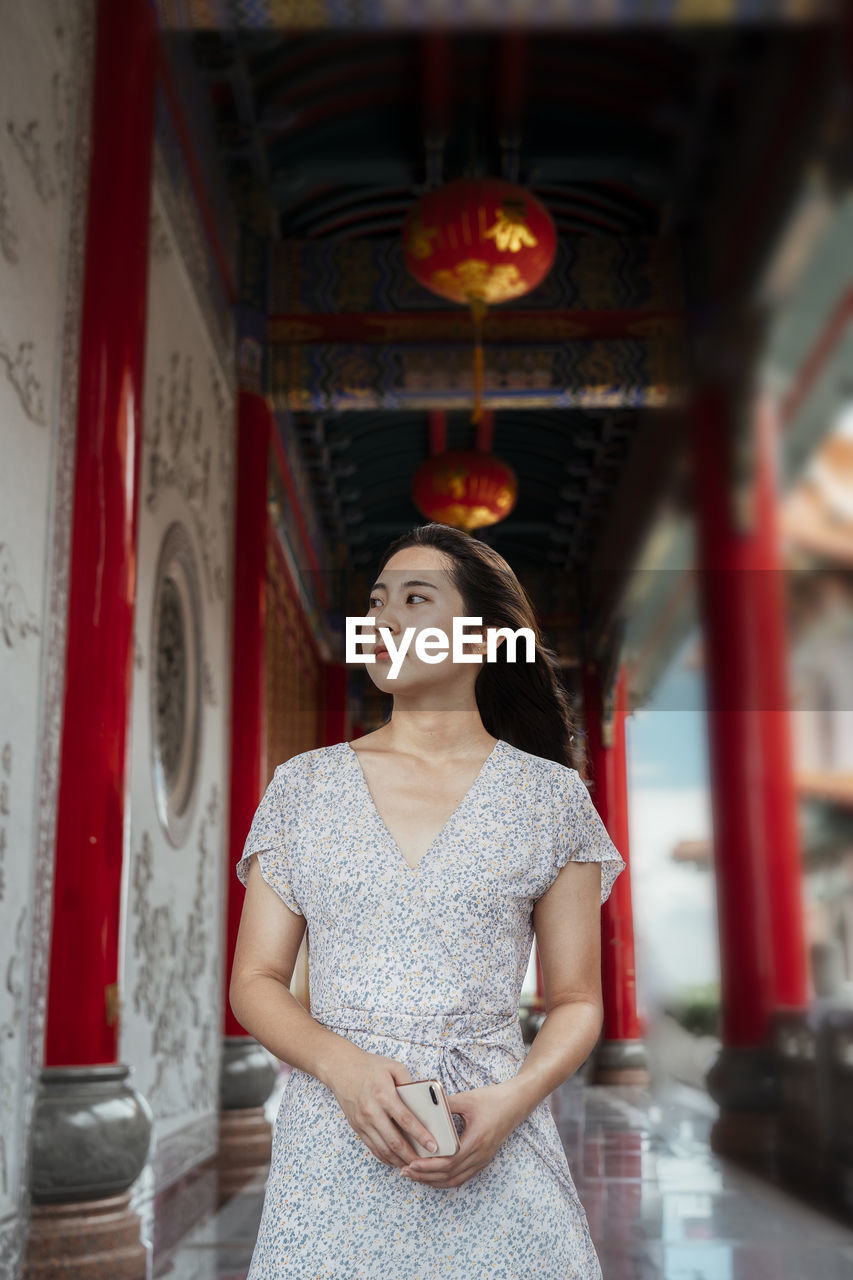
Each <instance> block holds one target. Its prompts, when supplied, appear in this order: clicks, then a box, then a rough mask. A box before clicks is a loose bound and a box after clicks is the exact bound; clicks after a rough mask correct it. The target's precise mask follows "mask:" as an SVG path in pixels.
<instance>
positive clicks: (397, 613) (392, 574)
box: [362, 547, 483, 693]
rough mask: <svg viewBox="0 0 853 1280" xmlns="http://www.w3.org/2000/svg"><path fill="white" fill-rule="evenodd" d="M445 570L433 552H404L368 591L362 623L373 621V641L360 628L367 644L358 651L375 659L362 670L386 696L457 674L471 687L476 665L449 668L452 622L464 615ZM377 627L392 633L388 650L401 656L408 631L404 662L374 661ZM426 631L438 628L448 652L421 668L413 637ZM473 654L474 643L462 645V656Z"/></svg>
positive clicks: (437, 648) (473, 630) (473, 631)
mask: <svg viewBox="0 0 853 1280" xmlns="http://www.w3.org/2000/svg"><path fill="white" fill-rule="evenodd" d="M447 566H448V560H447V558H446V557H445V556H444V555H443V553H442V552H440V551H439V550H438V549H437V548H435V547H403V549H402V550H401V551H398V552H396V553H395V555H393V556H391V558H390V559H389V560H388V561H387V563H386V564H385V567H384V568H383V569H382V571H381V573H380V574H379V577H378V579H377V581H376V582H375V583H374V584H373V586H372V588H371V590H370V597H369V600H368V607H367V608H366V609H365V611H364V612H365V617H370V618H374V619H375V625H374V630H375V640H374V639H373V638H372V637H370V633H369V629H368V628H367V627H365V628H363V631H364V633H365V635H366V636H367V638H366V639H365V640H364V642H363V644H362V649H363V652H364V653H365V654H368V653H374V654H377V658H376V661H375V662H373V663H367V670H368V672H369V673H370V678H371V679H372V680H373V682H374V684H376V685H377V687H378V688H380V689H382V690H384V691H385V692H387V693H394V692H395V691H396V690H398V689H403V688H406V689H411V688H413V687H414V686H424V685H427V684H433V685H436V684H440V683H441V684H443V683H444V682H446V681H447V679H448V677H458V676H459V673H460V672H465V673H470V680H471V682H472V683H473V681H474V680H475V679H476V677H477V675H478V673H479V670H480V662H479V661H477V662H476V663H474V662H471V663H457V664H454V663H453V655H452V646H453V619H454V617H462V616H463V615H464V612H465V609H464V603H463V600H462V597H461V595H460V594H459V592H458V591H457V589H456V587H455V586H454V585H453V583H452V581H451V579H450V573H449V570H448V567H447ZM380 626H382V627H386V628H387V629H388V630H389V631H390V632H391V638H392V641H393V644H394V646H395V647H396V648H397V649H400V650H401V646H402V645H403V644H404V642H405V632H406V631H407V630H409V629H411V630H412V635H411V637H410V638H409V639H408V642H407V643H408V648H406V649H405V656H401V657H400V658H397V659H396V661H395V660H394V659H393V655H392V654H390V653H389V654H388V655H385V656H379V651H380V650H381V649H382V648H383V647H384V640H383V638H382V635H381V633H380V631H379V628H380ZM428 627H439V628H441V631H442V632H444V634H445V635H446V636H447V650H448V651H447V654H446V656H445V657H444V658H443V660H442V661H441V662H426V661H424V660H423V659H422V658H420V657H419V656H418V654H417V652H416V651H415V642H416V640H417V637H418V635H419V634H420V632H422V631H424V630H426V629H427V628H428ZM464 630H465V632H466V634H469V635H478V634H480V633H482V632H483V628H482V626H478V625H476V624H472V623H469V624H467V625H466V626H465V628H464ZM478 648H479V646H478V645H477V644H476V643H475V642H472V641H467V642H466V643H465V646H464V651H465V652H467V653H471V654H473V653H476V652H477V650H478ZM441 649H442V647H441V645H439V644H438V643H436V644H435V645H433V646H432V648H431V653H432V654H433V655H434V656H437V655H438V654H439V653H440V652H441ZM401 653H402V650H401ZM392 670H394V671H396V673H397V674H396V676H395V677H394V678H392V677H391V672H392Z"/></svg>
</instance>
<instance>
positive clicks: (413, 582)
mask: <svg viewBox="0 0 853 1280" xmlns="http://www.w3.org/2000/svg"><path fill="white" fill-rule="evenodd" d="M400 586H401V587H429V588H430V590H431V591H437V590H438V587H436V586H434V585H433V583H431V582H424V580H423V579H422V578H408V579H407V580H406V581H405V582H401V583H400ZM370 590H371V591H387V590H388V588H387V587H386V586H385V583H384V582H374V584H373V586H372V587H371V588H370Z"/></svg>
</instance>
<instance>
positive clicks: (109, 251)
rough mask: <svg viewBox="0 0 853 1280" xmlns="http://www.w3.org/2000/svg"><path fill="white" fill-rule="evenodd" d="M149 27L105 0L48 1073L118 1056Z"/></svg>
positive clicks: (134, 0) (134, 5)
mask: <svg viewBox="0 0 853 1280" xmlns="http://www.w3.org/2000/svg"><path fill="white" fill-rule="evenodd" d="M156 56H157V26H156V17H155V13H154V9H153V7H152V6H151V4H150V3H149V2H148V0H122V3H121V4H115V3H110V0H101V2H100V3H99V5H98V14H97V39H96V54H95V74H94V96H93V107H92V156H91V169H90V175H89V204H88V223H87V230H86V267H85V276H84V283H83V300H82V331H81V348H80V382H79V388H78V411H77V452H76V464H75V467H76V470H75V482H74V500H73V501H74V507H73V515H72V534H71V562H70V585H69V604H68V634H67V652H66V675H65V705H64V718H63V726H62V742H61V764H60V767H61V776H60V782H59V798H58V812H57V827H56V862H55V879H54V897H53V928H52V935H51V951H50V981H49V991H48V1002H47V1028H46V1044H45V1065H47V1066H77V1065H84V1064H98V1063H112V1062H115V1060H116V1037H117V1031H118V1026H117V1016H118V1001H117V995H118V991H117V985H116V983H117V977H118V931H119V914H120V904H121V879H122V862H123V857H124V826H125V795H126V786H125V775H126V761H127V726H128V716H129V706H130V693H131V682H132V674H133V609H134V596H135V586H136V519H137V492H138V486H137V477H138V472H139V452H140V441H141V436H142V387H143V371H144V354H145V319H146V306H147V276H148V219H149V206H150V195H151V162H152V134H153V121H154V89H155V77H156Z"/></svg>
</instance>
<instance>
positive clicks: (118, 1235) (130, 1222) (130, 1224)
mask: <svg viewBox="0 0 853 1280" xmlns="http://www.w3.org/2000/svg"><path fill="white" fill-rule="evenodd" d="M140 1228H141V1222H140V1218H139V1215H138V1214H136V1213H134V1212H133V1210H132V1209H131V1208H130V1192H129V1191H126V1192H124V1193H123V1194H122V1195H117V1196H105V1197H104V1198H103V1199H100V1200H78V1201H74V1202H69V1203H66V1204H33V1206H32V1216H31V1219H30V1233H29V1240H28V1244H27V1256H26V1260H25V1262H24V1268H23V1271H22V1273H21V1276H22V1280H146V1276H147V1274H148V1254H149V1252H150V1245H148V1244H146V1243H145V1242H143V1241H142V1240H141V1239H140Z"/></svg>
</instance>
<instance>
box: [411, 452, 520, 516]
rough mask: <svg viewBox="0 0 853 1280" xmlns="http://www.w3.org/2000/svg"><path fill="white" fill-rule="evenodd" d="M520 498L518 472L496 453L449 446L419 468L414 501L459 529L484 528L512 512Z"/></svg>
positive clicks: (426, 512) (425, 511)
mask: <svg viewBox="0 0 853 1280" xmlns="http://www.w3.org/2000/svg"><path fill="white" fill-rule="evenodd" d="M517 497H518V482H517V480H516V477H515V472H514V471H513V470H512V468H511V467H508V466H507V464H506V463H505V462H502V461H501V460H500V458H496V457H495V456H494V454H491V453H484V452H482V451H481V450H479V449H447V450H446V451H445V452H444V453H435V454H433V455H432V457H430V458H427V459H426V460H425V461H424V462H422V463H421V465H420V466H419V467H418V469H417V471H416V472H415V474H414V478H413V480H412V500H413V501H414V503H415V506H416V507H417V508H418V510H419V511H421V512H422V513H423V514H424V515H425V516H426V517H427V518H428V519H429V520H437V521H438V522H439V523H440V524H448V525H452V526H453V527H454V528H456V529H465V530H467V531H468V532H470V531H471V530H472V529H482V528H485V527H486V525H490V524H497V522H498V521H499V520H503V518H504V516H507V515H509V513H510V511H512V509H513V507H514V506H515V503H516V499H517Z"/></svg>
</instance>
